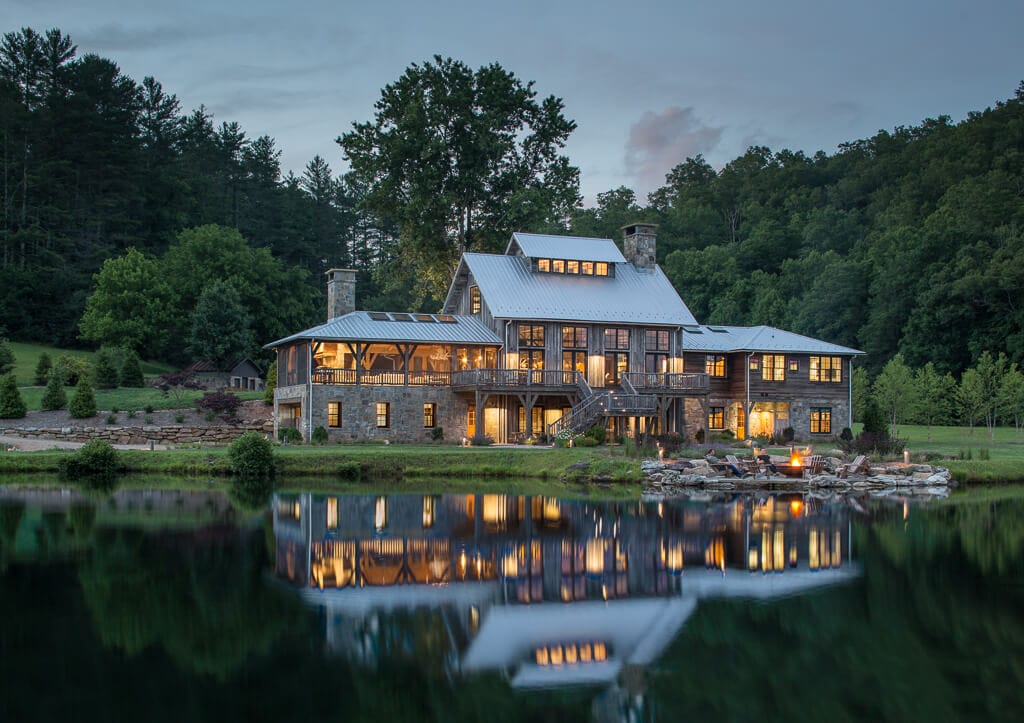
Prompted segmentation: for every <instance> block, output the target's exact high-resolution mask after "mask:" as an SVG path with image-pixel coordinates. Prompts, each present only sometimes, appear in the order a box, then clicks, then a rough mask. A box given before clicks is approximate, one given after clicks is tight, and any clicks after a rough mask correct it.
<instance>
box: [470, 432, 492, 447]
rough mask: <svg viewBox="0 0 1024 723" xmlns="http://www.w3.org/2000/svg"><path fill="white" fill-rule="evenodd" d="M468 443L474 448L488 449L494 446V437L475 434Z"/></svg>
mask: <svg viewBox="0 0 1024 723" xmlns="http://www.w3.org/2000/svg"><path fill="white" fill-rule="evenodd" d="M469 443H470V444H471V445H473V446H474V447H490V446H491V445H492V444H494V437H491V436H489V435H486V434H482V433H480V432H477V433H476V434H474V435H473V436H472V437H470V438H469Z"/></svg>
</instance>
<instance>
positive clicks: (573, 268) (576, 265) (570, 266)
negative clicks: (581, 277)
mask: <svg viewBox="0 0 1024 723" xmlns="http://www.w3.org/2000/svg"><path fill="white" fill-rule="evenodd" d="M579 272H580V262H579V261H566V262H565V273H567V274H578V273H579Z"/></svg>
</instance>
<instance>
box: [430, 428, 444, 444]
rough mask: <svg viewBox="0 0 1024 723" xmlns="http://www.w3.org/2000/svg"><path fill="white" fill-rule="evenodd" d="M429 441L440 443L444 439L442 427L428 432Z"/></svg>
mask: <svg viewBox="0 0 1024 723" xmlns="http://www.w3.org/2000/svg"><path fill="white" fill-rule="evenodd" d="M430 439H431V440H433V441H434V442H440V441H442V440H443V439H444V427H434V428H433V429H431V430H430Z"/></svg>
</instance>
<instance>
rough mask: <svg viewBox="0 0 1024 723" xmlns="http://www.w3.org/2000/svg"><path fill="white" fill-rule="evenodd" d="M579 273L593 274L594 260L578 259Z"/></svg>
mask: <svg viewBox="0 0 1024 723" xmlns="http://www.w3.org/2000/svg"><path fill="white" fill-rule="evenodd" d="M580 273H581V274H583V275H584V276H593V275H594V262H593V261H580Z"/></svg>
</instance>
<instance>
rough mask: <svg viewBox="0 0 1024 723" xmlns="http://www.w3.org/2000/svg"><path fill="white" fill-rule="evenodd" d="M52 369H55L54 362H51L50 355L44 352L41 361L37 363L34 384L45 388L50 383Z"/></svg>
mask: <svg viewBox="0 0 1024 723" xmlns="http://www.w3.org/2000/svg"><path fill="white" fill-rule="evenodd" d="M51 369H53V362H52V361H51V360H50V355H49V354H47V353H46V352H45V351H44V352H43V353H42V354H40V355H39V361H38V362H37V363H36V373H35V380H34V384H35V385H36V386H37V387H42V386H45V385H46V384H47V383H48V382H49V381H50V370H51Z"/></svg>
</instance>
